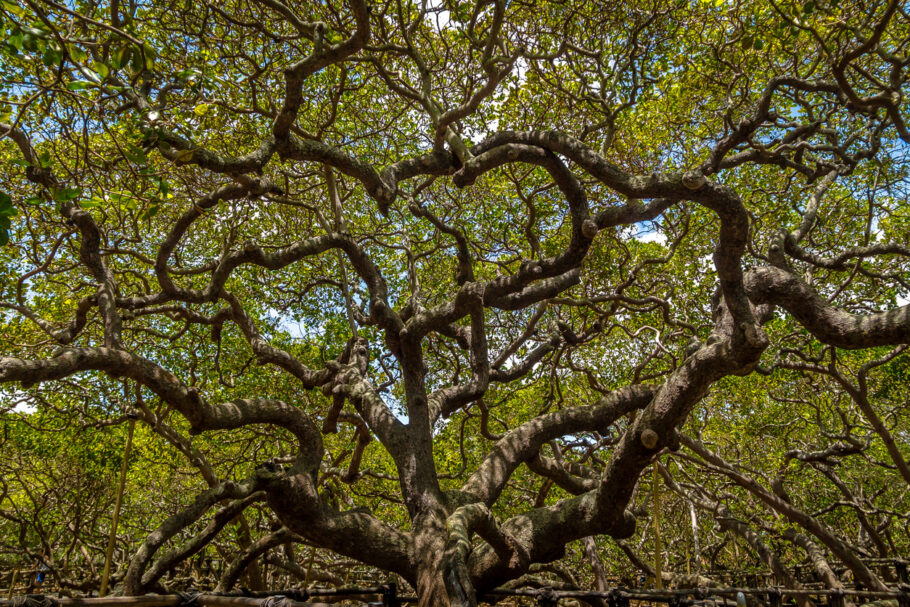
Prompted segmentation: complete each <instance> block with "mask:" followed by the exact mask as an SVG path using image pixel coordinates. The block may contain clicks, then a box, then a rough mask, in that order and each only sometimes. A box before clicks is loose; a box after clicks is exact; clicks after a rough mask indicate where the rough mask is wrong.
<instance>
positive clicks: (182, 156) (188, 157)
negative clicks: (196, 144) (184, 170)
mask: <svg viewBox="0 0 910 607" xmlns="http://www.w3.org/2000/svg"><path fill="white" fill-rule="evenodd" d="M192 160H193V150H180V151H179V152H177V162H190V161H192Z"/></svg>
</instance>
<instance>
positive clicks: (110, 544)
mask: <svg viewBox="0 0 910 607" xmlns="http://www.w3.org/2000/svg"><path fill="white" fill-rule="evenodd" d="M135 427H136V420H135V419H131V420H130V426H129V430H128V431H127V434H126V446H125V447H124V448H123V464H122V465H121V466H120V486H119V487H118V488H117V499H116V501H115V502H114V516H113V520H112V521H111V534H110V537H108V540H107V551H105V553H104V570H103V571H102V572H101V588H100V589H99V590H98V596H105V595H106V594H107V584H108V581H109V580H110V577H111V559H112V558H113V557H114V544H115V543H116V542H117V523H119V522H120V504H121V503H123V488H124V487H125V486H126V471H127V468H129V461H130V451H131V450H132V448H133V429H134V428H135Z"/></svg>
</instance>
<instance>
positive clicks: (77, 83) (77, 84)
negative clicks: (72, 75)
mask: <svg viewBox="0 0 910 607" xmlns="http://www.w3.org/2000/svg"><path fill="white" fill-rule="evenodd" d="M90 86H92V83H91V82H86V81H85V80H73V81H72V82H67V83H66V88H68V89H69V90H71V91H81V90H84V89H87V88H89V87H90Z"/></svg>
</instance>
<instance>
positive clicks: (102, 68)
mask: <svg viewBox="0 0 910 607" xmlns="http://www.w3.org/2000/svg"><path fill="white" fill-rule="evenodd" d="M92 67H94V68H95V72H96V73H97V74H98V76H99V77H100V78H101V79H102V80H104V79H105V78H107V76H108V74H110V73H111V68H109V67H108V66H107V65H105V64H103V63H101V62H96V63H95V65H94V66H92Z"/></svg>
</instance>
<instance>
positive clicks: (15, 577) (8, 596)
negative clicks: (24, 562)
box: [6, 567, 19, 601]
mask: <svg viewBox="0 0 910 607" xmlns="http://www.w3.org/2000/svg"><path fill="white" fill-rule="evenodd" d="M18 578H19V568H18V567H16V568H15V569H13V574H12V575H11V576H10V578H9V592H8V593H7V594H6V600H8V601H9V600H12V598H13V589H14V588H15V587H16V582H17V581H18Z"/></svg>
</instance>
